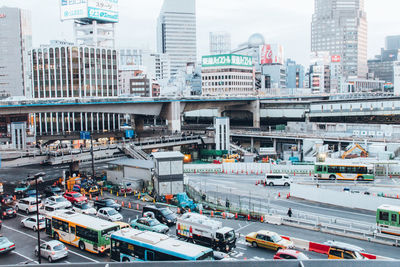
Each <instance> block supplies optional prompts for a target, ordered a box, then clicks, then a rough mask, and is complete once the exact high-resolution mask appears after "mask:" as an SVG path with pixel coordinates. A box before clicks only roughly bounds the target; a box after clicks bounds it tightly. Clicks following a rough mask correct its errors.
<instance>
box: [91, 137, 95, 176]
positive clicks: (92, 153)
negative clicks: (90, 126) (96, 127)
mask: <svg viewBox="0 0 400 267" xmlns="http://www.w3.org/2000/svg"><path fill="white" fill-rule="evenodd" d="M90 154H91V155H92V179H93V180H94V179H95V173H94V152H93V133H90Z"/></svg>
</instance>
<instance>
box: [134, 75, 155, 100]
mask: <svg viewBox="0 0 400 267" xmlns="http://www.w3.org/2000/svg"><path fill="white" fill-rule="evenodd" d="M129 87H130V88H129V89H130V93H129V94H130V95H131V96H138V97H151V94H152V81H151V79H149V78H148V77H147V75H146V74H144V73H143V72H142V71H137V72H135V74H134V76H133V77H132V78H131V79H130V80H129Z"/></svg>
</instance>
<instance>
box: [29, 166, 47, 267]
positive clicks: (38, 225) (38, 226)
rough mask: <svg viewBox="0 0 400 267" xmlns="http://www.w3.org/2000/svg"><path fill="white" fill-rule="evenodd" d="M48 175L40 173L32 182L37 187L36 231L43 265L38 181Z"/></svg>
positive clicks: (40, 261) (39, 259) (39, 258)
mask: <svg viewBox="0 0 400 267" xmlns="http://www.w3.org/2000/svg"><path fill="white" fill-rule="evenodd" d="M45 175H46V174H45V173H43V172H39V173H37V174H35V175H34V176H33V178H31V179H30V180H35V187H36V229H37V235H38V237H37V240H38V262H39V264H41V263H42V259H41V257H40V223H39V190H38V179H39V178H43V176H45Z"/></svg>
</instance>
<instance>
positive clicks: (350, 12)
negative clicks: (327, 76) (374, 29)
mask: <svg viewBox="0 0 400 267" xmlns="http://www.w3.org/2000/svg"><path fill="white" fill-rule="evenodd" d="M311 51H312V52H323V51H327V52H329V53H330V55H331V56H333V55H338V56H340V57H341V58H342V65H343V74H344V75H345V76H346V77H349V76H358V77H366V75H367V72H368V68H367V15H366V13H365V11H364V0H315V12H314V14H313V18H312V24H311Z"/></svg>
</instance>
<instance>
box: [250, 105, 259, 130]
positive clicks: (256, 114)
mask: <svg viewBox="0 0 400 267" xmlns="http://www.w3.org/2000/svg"><path fill="white" fill-rule="evenodd" d="M251 112H252V113H253V127H254V128H260V127H261V115H260V100H259V99H257V100H254V101H252V102H251Z"/></svg>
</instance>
